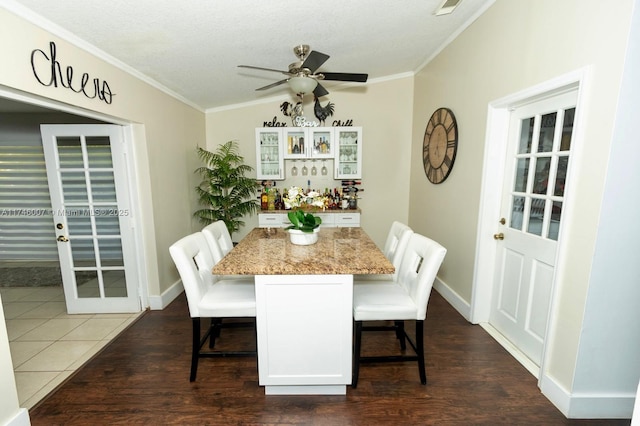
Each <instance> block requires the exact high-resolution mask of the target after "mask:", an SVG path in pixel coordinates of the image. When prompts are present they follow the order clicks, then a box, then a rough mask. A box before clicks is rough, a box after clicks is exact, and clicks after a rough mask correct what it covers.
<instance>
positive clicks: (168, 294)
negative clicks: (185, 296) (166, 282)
mask: <svg viewBox="0 0 640 426" xmlns="http://www.w3.org/2000/svg"><path fill="white" fill-rule="evenodd" d="M183 291H184V287H183V286H182V280H178V281H176V282H174V283H173V284H171V285H170V286H169V288H168V289H166V290H165V291H164V292H162V294H161V295H160V296H149V308H150V309H151V310H152V311H161V310H163V309H164V308H166V307H167V306H169V304H170V303H171V302H173V301H174V300H175V298H176V297H178V296H180V294H181V293H182V292H183Z"/></svg>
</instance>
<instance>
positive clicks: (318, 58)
mask: <svg viewBox="0 0 640 426" xmlns="http://www.w3.org/2000/svg"><path fill="white" fill-rule="evenodd" d="M327 59H329V55H325V54H324V53H321V52H318V51H317V50H312V51H311V53H309V56H307V59H305V60H304V62H303V63H302V68H309V70H310V71H311V73H312V74H313V73H314V72H315V71H316V70H317V69H318V68H320V67H321V66H322V64H324V63H325V62H327Z"/></svg>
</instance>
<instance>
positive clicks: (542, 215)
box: [509, 107, 575, 240]
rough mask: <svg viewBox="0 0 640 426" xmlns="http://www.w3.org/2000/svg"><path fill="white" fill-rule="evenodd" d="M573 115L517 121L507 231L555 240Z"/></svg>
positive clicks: (562, 112)
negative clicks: (514, 162) (517, 127)
mask: <svg viewBox="0 0 640 426" xmlns="http://www.w3.org/2000/svg"><path fill="white" fill-rule="evenodd" d="M574 115H575V107H572V108H569V109H567V110H562V109H560V110H558V111H554V112H550V113H546V114H541V115H536V116H533V117H528V118H525V119H521V120H520V126H521V127H520V138H519V141H518V147H517V149H518V152H517V153H516V155H515V159H516V168H515V171H514V173H515V174H514V176H513V179H514V180H513V182H514V183H513V192H512V202H511V219H510V222H509V225H510V227H511V228H513V229H519V230H522V231H525V232H527V233H529V234H533V235H538V236H541V237H543V238H548V239H551V240H557V238H558V230H559V224H560V219H561V215H562V203H563V201H564V200H563V197H564V189H565V180H566V176H567V169H568V166H569V152H568V149H569V147H570V145H571V137H572V133H573V120H574ZM558 126H562V129H560V128H558ZM538 128H539V129H540V130H539V131H535V129H538ZM531 168H533V170H530V169H531Z"/></svg>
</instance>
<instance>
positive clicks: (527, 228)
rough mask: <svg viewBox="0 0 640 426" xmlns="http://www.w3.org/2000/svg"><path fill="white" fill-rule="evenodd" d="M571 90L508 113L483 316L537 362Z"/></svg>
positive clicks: (565, 162)
mask: <svg viewBox="0 0 640 426" xmlns="http://www.w3.org/2000/svg"><path fill="white" fill-rule="evenodd" d="M576 101H577V91H571V92H568V93H564V94H562V95H558V96H554V97H552V98H549V99H545V100H542V101H538V102H535V103H531V104H527V105H525V106H522V107H519V108H517V109H515V110H514V111H513V112H512V115H511V121H510V127H509V151H508V155H507V161H506V170H505V174H504V176H505V181H504V187H503V191H502V204H501V212H502V213H501V215H502V217H501V218H500V223H501V224H502V225H501V226H500V232H499V233H497V234H495V235H494V238H495V239H496V240H497V256H496V266H495V267H496V273H495V281H494V289H493V293H492V294H493V300H492V306H491V312H490V319H489V322H490V323H491V325H493V326H494V327H495V328H496V329H497V330H498V331H499V332H500V333H502V334H503V335H504V336H505V337H506V338H507V339H509V340H510V341H511V342H512V343H513V344H514V345H515V346H516V347H517V348H518V349H520V351H522V353H524V354H525V355H526V356H527V357H528V358H529V359H531V360H532V361H533V362H534V363H535V364H536V365H537V366H540V360H541V357H542V348H543V344H544V339H545V335H546V329H547V320H548V317H549V306H550V301H551V292H552V287H553V280H554V273H555V260H556V247H557V245H558V237H559V234H560V223H561V220H562V210H563V205H564V199H565V196H566V194H565V178H566V176H567V169H568V167H569V160H570V152H571V139H572V135H573V119H574V115H575V106H576Z"/></svg>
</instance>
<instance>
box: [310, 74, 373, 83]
mask: <svg viewBox="0 0 640 426" xmlns="http://www.w3.org/2000/svg"><path fill="white" fill-rule="evenodd" d="M321 74H322V75H323V76H324V79H325V80H333V81H355V82H356V83H366V82H367V78H369V74H357V73H348V72H322V73H321Z"/></svg>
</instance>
